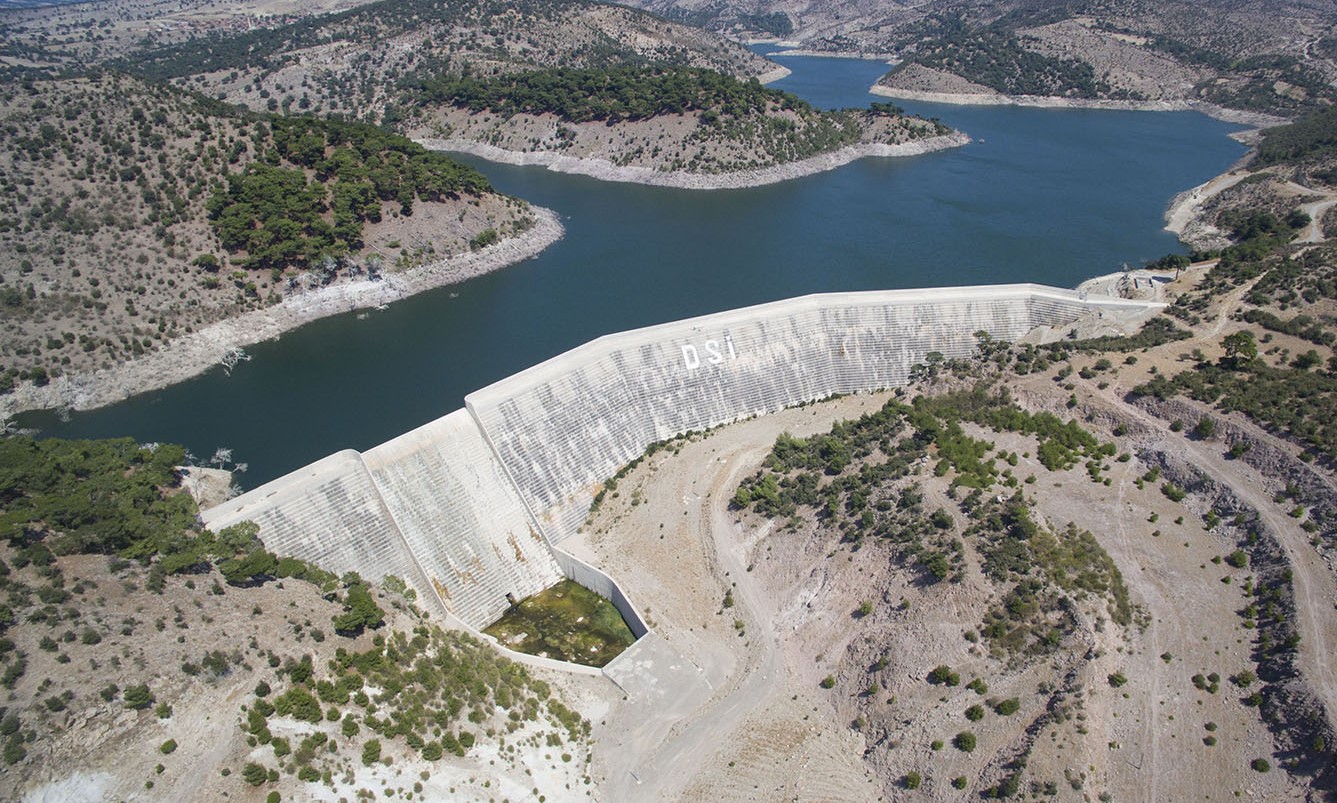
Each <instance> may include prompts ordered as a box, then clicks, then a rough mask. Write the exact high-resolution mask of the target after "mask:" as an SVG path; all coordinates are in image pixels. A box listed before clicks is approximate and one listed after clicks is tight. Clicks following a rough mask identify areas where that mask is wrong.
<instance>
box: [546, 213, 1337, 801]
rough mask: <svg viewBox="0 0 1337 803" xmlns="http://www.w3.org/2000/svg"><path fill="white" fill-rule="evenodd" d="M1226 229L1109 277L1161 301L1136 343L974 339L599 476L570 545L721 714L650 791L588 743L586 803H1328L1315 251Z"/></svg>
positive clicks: (1325, 468)
mask: <svg viewBox="0 0 1337 803" xmlns="http://www.w3.org/2000/svg"><path fill="white" fill-rule="evenodd" d="M1294 210H1295V208H1294V207H1291V210H1290V211H1292V212H1293V211H1294ZM1251 214H1252V213H1250V212H1248V211H1247V210H1242V209H1237V210H1235V213H1234V218H1235V219H1236V220H1238V221H1241V223H1240V224H1239V225H1237V228H1236V235H1235V237H1236V242H1235V244H1234V245H1232V246H1231V247H1230V248H1228V249H1226V250H1225V251H1223V252H1221V253H1220V254H1217V255H1212V256H1213V257H1214V258H1213V259H1212V260H1210V261H1204V262H1201V263H1199V264H1198V265H1196V266H1194V267H1191V268H1188V269H1186V270H1182V268H1183V267H1185V266H1182V265H1181V266H1180V267H1181V271H1176V270H1175V269H1174V268H1173V267H1170V268H1168V269H1158V270H1156V271H1154V272H1153V273H1151V274H1142V275H1139V276H1138V281H1137V284H1138V290H1137V292H1139V293H1148V294H1155V295H1158V296H1161V297H1165V298H1167V300H1171V301H1173V302H1174V303H1173V304H1172V306H1171V307H1170V309H1169V313H1170V315H1169V316H1160V317H1157V318H1154V319H1152V320H1151V322H1150V323H1148V324H1147V325H1146V326H1145V327H1144V328H1143V329H1142V330H1141V331H1138V332H1134V333H1133V334H1131V335H1122V336H1113V335H1110V334H1102V335H1101V336H1099V337H1090V336H1089V335H1090V334H1093V333H1094V332H1095V331H1102V332H1108V325H1109V324H1108V322H1107V321H1090V322H1088V323H1087V324H1084V325H1082V326H1079V327H1076V328H1074V329H1073V330H1072V331H1071V332H1051V333H1047V334H1046V335H1043V336H1041V337H1044V338H1053V340H1052V342H1049V343H1047V344H1046V343H1042V342H1040V339H1041V337H1035V338H1027V342H1024V343H1020V344H1003V343H996V342H992V341H989V340H987V339H982V340H981V344H980V345H981V353H980V356H979V357H978V358H975V359H969V360H959V361H943V360H933V359H932V358H930V360H929V362H928V363H927V364H925V365H923V366H921V367H920V368H919V369H918V370H916V372H915V375H914V381H913V382H912V384H911V385H910V386H909V387H907V388H903V389H898V390H895V391H888V392H885V393H880V394H867V395H858V396H853V397H845V398H839V399H832V400H829V401H825V402H819V403H817V404H814V405H811V406H809V407H804V408H800V409H793V410H788V411H785V412H783V413H779V414H776V415H774V416H767V417H763V418H759V419H755V420H751V421H748V422H745V423H740V424H735V425H731V426H729V427H725V428H722V429H719V430H715V431H711V432H709V433H704V434H702V435H700V436H698V437H693V438H690V439H687V440H685V441H684V442H682V443H681V444H677V443H675V444H674V448H673V449H671V450H668V449H664V450H659V451H657V452H655V453H653V454H650V455H647V457H646V458H645V459H643V460H641V461H639V462H638V465H636V466H635V467H634V468H633V469H630V470H628V471H626V472H624V473H623V474H620V475H619V478H618V483H617V489H618V491H619V497H618V498H616V499H613V500H611V501H610V500H608V499H605V501H604V504H603V505H602V507H601V508H600V509H599V510H598V511H596V512H595V513H594V514H593V517H592V521H591V524H590V525H589V526H588V527H587V530H586V531H585V532H584V533H583V535H582V536H581V537H580V538H579V539H577V541H578V542H577V543H576V544H575V545H574V546H572V549H574V550H576V552H577V554H581V555H588V559H590V560H592V561H594V562H595V563H596V564H597V565H599V566H601V567H602V568H604V569H605V570H606V571H609V572H610V573H611V574H612V575H613V576H615V577H618V578H620V579H624V580H625V581H626V582H629V583H631V584H632V586H633V587H634V588H636V589H637V599H638V601H639V602H640V603H641V604H642V605H644V606H645V607H646V608H651V609H653V610H654V612H655V617H656V619H657V620H658V624H657V627H656V629H657V632H658V634H659V635H660V636H661V637H663V638H664V639H666V640H667V641H668V642H669V643H670V644H672V645H673V646H674V647H675V648H676V649H678V650H679V651H680V652H682V653H683V654H684V655H687V656H689V657H690V658H691V660H692V661H693V662H694V663H695V664H696V665H698V666H701V667H703V668H705V670H706V671H707V673H709V678H710V682H711V684H712V688H715V689H721V690H722V691H720V692H719V693H717V694H716V695H714V696H713V697H711V698H710V699H709V700H707V701H703V702H701V703H700V704H699V707H697V708H694V709H693V710H692V711H691V712H690V714H688V715H685V716H688V717H689V720H688V721H693V722H701V721H709V722H711V723H712V726H711V727H709V728H699V727H698V728H680V729H678V730H676V731H675V732H674V735H673V737H672V738H670V739H669V740H668V741H667V742H665V743H664V744H663V745H661V746H659V747H658V749H657V750H656V753H655V757H656V762H655V763H654V764H653V765H652V766H651V768H650V769H649V770H646V769H644V768H643V767H642V766H640V765H638V764H636V763H635V762H634V759H633V758H627V759H626V760H625V761H623V760H619V758H616V757H614V758H608V757H605V754H604V753H602V751H601V750H600V749H598V748H596V754H595V755H596V758H595V766H596V767H597V766H600V764H601V762H603V761H606V762H608V763H609V764H611V765H612V767H613V769H612V770H610V781H609V783H610V786H609V787H608V788H609V789H610V790H612V791H611V794H612V795H613V797H615V798H619V799H620V796H622V795H627V794H634V786H633V785H632V783H631V781H630V780H627V778H628V776H625V775H619V774H618V772H617V770H618V769H621V770H624V771H627V770H629V771H631V772H634V773H635V776H634V777H635V778H636V779H637V780H638V781H640V782H642V783H652V782H653V783H658V784H660V785H661V786H660V788H661V790H662V791H661V794H662V795H664V796H665V797H668V798H680V799H696V798H700V797H702V796H705V795H709V796H711V797H713V798H714V799H726V800H741V799H758V798H762V799H781V798H784V799H789V798H797V799H840V800H868V801H872V800H877V799H903V798H906V797H910V796H912V795H914V794H919V795H924V796H926V797H927V798H930V799H935V800H971V799H995V798H1020V799H1046V798H1054V799H1060V800H1070V799H1071V800H1079V799H1108V800H1122V799H1147V800H1170V799H1173V800H1179V799H1186V798H1189V797H1200V796H1204V795H1206V796H1210V797H1211V798H1212V799H1216V798H1218V797H1226V798H1231V797H1244V798H1250V797H1251V798H1254V799H1269V800H1272V799H1326V798H1327V797H1329V796H1331V794H1332V790H1333V789H1334V786H1337V779H1334V777H1333V772H1332V766H1333V763H1332V748H1331V745H1332V744H1333V743H1334V742H1333V740H1334V738H1335V734H1337V729H1335V728H1334V706H1337V676H1334V673H1333V669H1332V668H1331V666H1330V665H1329V661H1328V659H1327V656H1329V655H1331V651H1332V649H1333V648H1334V645H1337V627H1334V624H1333V622H1332V618H1331V617H1330V616H1329V615H1328V613H1329V612H1330V604H1331V603H1330V600H1331V598H1332V595H1333V593H1334V592H1335V591H1337V575H1335V574H1334V571H1333V564H1332V558H1333V545H1334V541H1333V539H1334V537H1335V536H1337V518H1334V510H1337V507H1334V501H1335V500H1337V477H1334V473H1333V465H1334V463H1333V455H1334V454H1337V446H1335V445H1334V440H1333V436H1332V432H1331V426H1330V422H1331V421H1332V417H1333V412H1332V405H1333V403H1334V401H1337V388H1335V387H1334V384H1333V381H1334V370H1333V367H1334V362H1333V360H1334V359H1335V358H1334V351H1333V346H1334V343H1337V338H1335V337H1334V332H1333V321H1334V320H1335V318H1334V315H1333V311H1334V307H1333V300H1332V297H1333V283H1332V273H1333V270H1334V266H1337V252H1334V250H1333V249H1332V248H1331V247H1330V246H1318V247H1312V246H1309V245H1307V244H1305V243H1303V242H1301V243H1298V244H1295V245H1292V244H1291V241H1292V239H1293V238H1294V237H1295V236H1296V235H1297V234H1302V233H1303V229H1302V227H1297V228H1290V227H1288V226H1286V225H1285V224H1273V223H1270V222H1269V221H1268V220H1267V219H1266V218H1260V219H1258V220H1255V221H1254V222H1253V223H1252V224H1244V223H1243V221H1244V220H1245V219H1247V218H1248V217H1249V216H1250V215H1251ZM1260 214H1262V213H1260ZM1286 216H1287V217H1290V215H1289V214H1288V215H1286ZM1295 222H1296V223H1297V224H1299V223H1300V222H1299V221H1298V219H1297V220H1296V221H1295ZM1217 260H1219V261H1217ZM1153 277H1154V278H1153ZM1114 279H1115V280H1118V279H1122V281H1115V282H1114V285H1115V286H1121V287H1123V288H1125V289H1126V290H1127V291H1129V292H1133V287H1134V280H1133V278H1132V277H1131V276H1122V277H1114ZM680 511H681V512H682V513H685V515H681V514H680ZM665 523H666V531H665V533H664V535H665V537H664V538H662V539H655V538H653V537H652V538H646V537H645V534H646V533H647V532H651V533H652V532H655V531H656V529H657V528H658V527H659V524H665ZM568 543H569V542H568ZM721 667H727V669H721ZM651 773H653V774H651ZM620 779H621V780H620Z"/></svg>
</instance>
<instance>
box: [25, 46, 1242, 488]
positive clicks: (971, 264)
mask: <svg viewBox="0 0 1337 803" xmlns="http://www.w3.org/2000/svg"><path fill="white" fill-rule="evenodd" d="M778 60H779V61H781V63H783V64H784V65H785V66H787V67H789V68H790V69H791V70H792V71H793V75H791V76H789V77H788V78H786V79H784V80H782V81H780V82H777V83H776V84H774V86H776V87H778V88H781V89H786V90H789V91H793V92H795V93H796V94H798V95H800V96H801V97H803V98H805V99H807V100H808V101H809V102H811V103H813V104H814V105H815V106H819V107H823V108H827V107H836V106H866V105H868V104H869V103H871V102H874V101H878V100H882V99H881V98H877V97H875V96H873V95H870V94H868V93H867V88H868V87H869V86H870V85H871V84H872V83H873V82H874V81H875V80H876V79H877V77H878V76H879V75H881V74H882V72H883V71H884V70H885V69H886V68H885V65H883V64H881V63H880V62H871V61H858V60H850V59H831V58H808V57H783V56H781V57H779V58H778ZM900 105H902V106H904V107H905V108H906V109H907V111H910V112H913V113H915V114H919V115H922V116H926V117H937V118H939V119H941V120H942V121H943V122H944V123H946V124H947V125H950V126H952V127H953V128H957V129H960V130H962V131H965V132H966V133H967V134H969V135H970V136H971V137H973V138H974V142H972V143H971V144H970V145H968V146H966V147H963V148H957V149H953V150H949V151H944V152H940V153H933V154H928V155H925V156H919V157H912V158H906V159H861V160H859V161H857V162H854V163H852V164H850V165H847V166H845V167H843V168H840V169H838V170H834V171H831V172H827V173H823V174H820V175H815V176H809V177H807V178H803V179H798V180H795V181H789V182H784V183H781V184H775V185H771V186H768V187H759V188H755V189H748V190H727V191H711V192H700V191H688V190H676V189H665V188H655V187H644V186H639V185H633V184H616V183H606V182H599V181H595V180H594V179H590V178H586V177H583V176H570V175H564V174H559V173H552V172H549V171H547V170H545V169H543V168H539V167H511V166H505V165H494V164H491V163H488V162H483V161H480V160H472V159H470V160H467V161H470V163H471V164H473V165H474V166H476V167H478V168H479V169H480V170H482V172H483V173H484V174H485V175H487V177H488V178H489V179H490V180H491V181H492V183H493V185H494V186H496V187H497V188H498V189H500V190H501V191H503V192H506V193H510V194H512V195H516V196H519V197H521V198H525V199H527V200H529V201H531V202H533V203H535V204H539V205H541V206H546V207H548V208H551V209H553V210H555V211H556V212H557V213H558V215H559V216H560V217H561V219H562V222H563V224H564V225H565V226H566V236H565V237H564V238H563V239H562V240H561V241H560V242H558V243H556V244H555V245H553V246H551V247H550V248H549V249H547V250H546V251H545V252H543V253H542V254H541V255H540V256H539V257H537V258H535V259H532V260H529V261H527V262H523V263H520V264H517V265H513V266H511V267H509V268H506V269H504V270H502V271H498V272H496V273H493V274H491V275H488V276H484V277H481V278H479V279H475V280H472V281H469V282H465V283H463V284H459V285H455V286H453V287H446V288H441V289H439V290H436V291H432V292H428V293H424V294H421V295H418V296H415V297H413V298H410V299H407V300H404V301H402V302H399V303H396V304H394V305H392V306H390V307H389V308H388V309H386V310H383V311H375V310H371V311H368V313H367V314H365V315H362V316H361V317H359V316H358V315H355V314H352V313H349V314H344V315H338V316H334V317H331V318H326V319H323V320H320V321H317V322H314V323H312V324H309V325H307V326H305V327H303V328H301V329H298V330H294V331H292V332H288V333H287V334H285V335H283V337H282V338H280V339H278V340H276V341H270V342H265V343H258V344H256V345H254V346H251V347H249V348H248V349H247V351H248V352H249V353H250V354H251V355H252V357H253V359H252V360H251V361H250V362H246V363H242V364H240V365H238V366H237V367H236V369H234V370H233V372H232V375H231V376H227V375H225V374H224V373H223V372H222V371H221V370H220V369H217V368H215V369H213V370H211V371H209V372H207V373H206V374H204V375H202V376H200V377H197V378H195V379H193V380H191V381H188V382H184V383H181V384H179V385H175V386H173V387H170V388H167V389H164V390H161V391H155V392H151V393H146V394H143V395H141V396H137V397H135V398H132V399H129V400H127V401H125V402H122V403H120V404H117V405H114V406H111V407H106V408H102V409H99V410H93V411H89V412H85V413H74V414H73V415H72V416H70V417H69V420H67V421H61V420H59V419H58V418H57V416H56V415H55V414H53V413H50V412H41V413H28V414H24V415H22V416H20V417H19V419H18V423H19V424H20V425H21V426H27V427H35V428H39V429H40V430H41V431H42V433H43V434H45V435H52V436H59V437H71V438H73V437H113V436H125V435H129V436H132V437H134V438H136V439H137V440H139V441H141V442H146V441H171V442H177V443H182V444H184V445H186V446H187V447H188V448H189V449H190V450H191V451H192V452H194V453H195V454H196V455H198V456H199V457H200V458H202V459H203V458H207V457H208V456H209V455H211V454H212V453H213V452H214V450H215V449H216V448H218V447H228V448H231V449H232V451H233V458H234V460H236V461H238V462H244V463H247V464H248V465H249V470H248V471H247V473H245V474H242V475H239V476H238V479H239V481H240V483H241V484H242V485H243V486H245V487H254V486H256V485H258V484H260V483H262V482H264V481H266V480H269V479H272V478H274V477H276V476H279V475H281V474H284V473H286V472H288V471H291V470H293V469H295V468H298V467H300V466H302V465H305V464H306V463H309V462H311V461H313V460H316V459H318V458H320V457H323V456H325V455H327V454H330V453H332V452H334V451H337V450H340V449H346V448H351V449H358V450H363V449H367V448H369V447H371V446H374V445H376V444H378V443H381V442H383V441H386V440H388V439H390V438H392V437H394V436H396V435H398V434H400V433H402V432H404V431H406V430H408V429H412V428H413V427H416V426H418V425H420V424H423V423H425V422H427V421H430V420H432V419H435V418H437V417H439V416H441V415H444V414H445V413H448V412H450V411H452V410H455V409H458V408H459V407H462V406H463V403H464V396H465V395H466V394H468V393H470V392H472V391H474V390H476V389H478V388H480V387H483V386H485V385H487V384H490V383H492V382H494V381H496V380H498V379H501V378H503V377H505V376H508V375H510V374H512V373H515V372H517V371H520V370H522V369H524V368H527V367H528V366H530V365H533V364H535V363H537V362H541V361H542V360H545V359H547V358H548V357H551V356H553V355H555V354H558V353H560V352H562V351H565V350H567V349H569V348H572V347H574V346H577V345H579V344H581V343H584V342H586V341H588V340H591V339H593V338H596V337H598V336H600V335H603V334H607V333H609V332H616V331H621V330H624V329H631V328H635V327H640V326H647V325H651V324H656V323H662V322H665V321H671V320H675V319H678V318H684V317H689V316H694V315H701V314H705V313H710V312H716V311H719V310H723V309H729V308H732V307H740V306H745V305H749V304H756V303H760V302H764V301H772V300H776V299H781V298H787V297H790V296H796V295H803V294H806V293H817V292H834V291H844V290H872V289H883V288H885V289H893V288H904V287H928V286H945V285H962V284H995V283H1006V282H1041V283H1045V284H1053V285H1058V286H1062V287H1071V286H1073V285H1075V284H1076V283H1078V282H1080V281H1081V280H1083V279H1085V278H1088V277H1090V276H1094V275H1098V274H1102V273H1108V272H1110V271H1114V270H1118V269H1119V268H1120V267H1121V266H1123V265H1124V264H1129V265H1139V264H1141V263H1143V262H1145V261H1147V260H1151V259H1155V258H1157V257H1160V256H1163V255H1164V254H1166V253H1170V252H1182V251H1183V250H1184V249H1183V248H1182V247H1181V246H1180V245H1179V244H1178V243H1177V241H1176V240H1175V238H1174V237H1173V235H1171V234H1169V233H1168V232H1165V231H1163V230H1162V228H1161V227H1162V226H1163V225H1164V221H1163V217H1162V216H1163V212H1164V210H1165V207H1166V205H1167V204H1168V203H1169V201H1170V199H1171V198H1172V197H1173V196H1174V195H1175V194H1176V193H1178V192H1180V191H1183V190H1185V189H1188V188H1189V187H1192V186H1194V185H1196V184H1199V183H1201V182H1203V181H1206V180H1207V179H1209V178H1211V177H1212V176H1214V175H1217V174H1219V173H1221V172H1223V171H1225V170H1226V169H1227V168H1228V167H1229V166H1230V165H1231V163H1233V162H1234V161H1235V160H1237V159H1238V158H1239V157H1240V156H1241V155H1243V153H1244V148H1243V147H1242V146H1241V145H1239V144H1238V143H1236V142H1235V141H1233V140H1231V139H1229V138H1228V137H1227V136H1226V135H1227V134H1228V133H1230V132H1231V131H1233V130H1236V129H1237V128H1238V127H1237V126H1231V125H1229V124H1226V123H1222V122H1219V121H1215V120H1212V119H1210V118H1208V117H1205V116H1203V115H1200V114H1197V113H1194V112H1114V111H1094V110H1054V109H1028V108H1017V107H983V106H979V107H957V106H939V105H933V104H923V103H910V102H906V103H901V104H900Z"/></svg>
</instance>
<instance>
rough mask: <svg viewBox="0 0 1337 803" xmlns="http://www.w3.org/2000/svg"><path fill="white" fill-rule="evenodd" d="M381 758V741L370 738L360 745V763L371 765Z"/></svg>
mask: <svg viewBox="0 0 1337 803" xmlns="http://www.w3.org/2000/svg"><path fill="white" fill-rule="evenodd" d="M380 760H381V741H380V740H379V739H370V740H368V741H367V743H366V744H364V745H363V746H362V763H363V764H365V765H367V766H371V765H372V764H375V763H376V762H377V761H380Z"/></svg>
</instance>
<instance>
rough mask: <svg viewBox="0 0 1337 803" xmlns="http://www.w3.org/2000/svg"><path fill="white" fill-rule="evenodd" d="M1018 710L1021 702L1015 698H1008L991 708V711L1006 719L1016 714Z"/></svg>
mask: <svg viewBox="0 0 1337 803" xmlns="http://www.w3.org/2000/svg"><path fill="white" fill-rule="evenodd" d="M1019 708H1021V701H1020V700H1018V699H1017V698H1016V697H1009V698H1007V699H1006V700H1003V701H1002V702H1001V703H999V704H998V705H995V706H994V707H993V710H994V711H995V712H997V713H998V714H1001V715H1002V716H1005V717H1006V716H1011V715H1012V714H1015V713H1017V709H1019Z"/></svg>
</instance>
